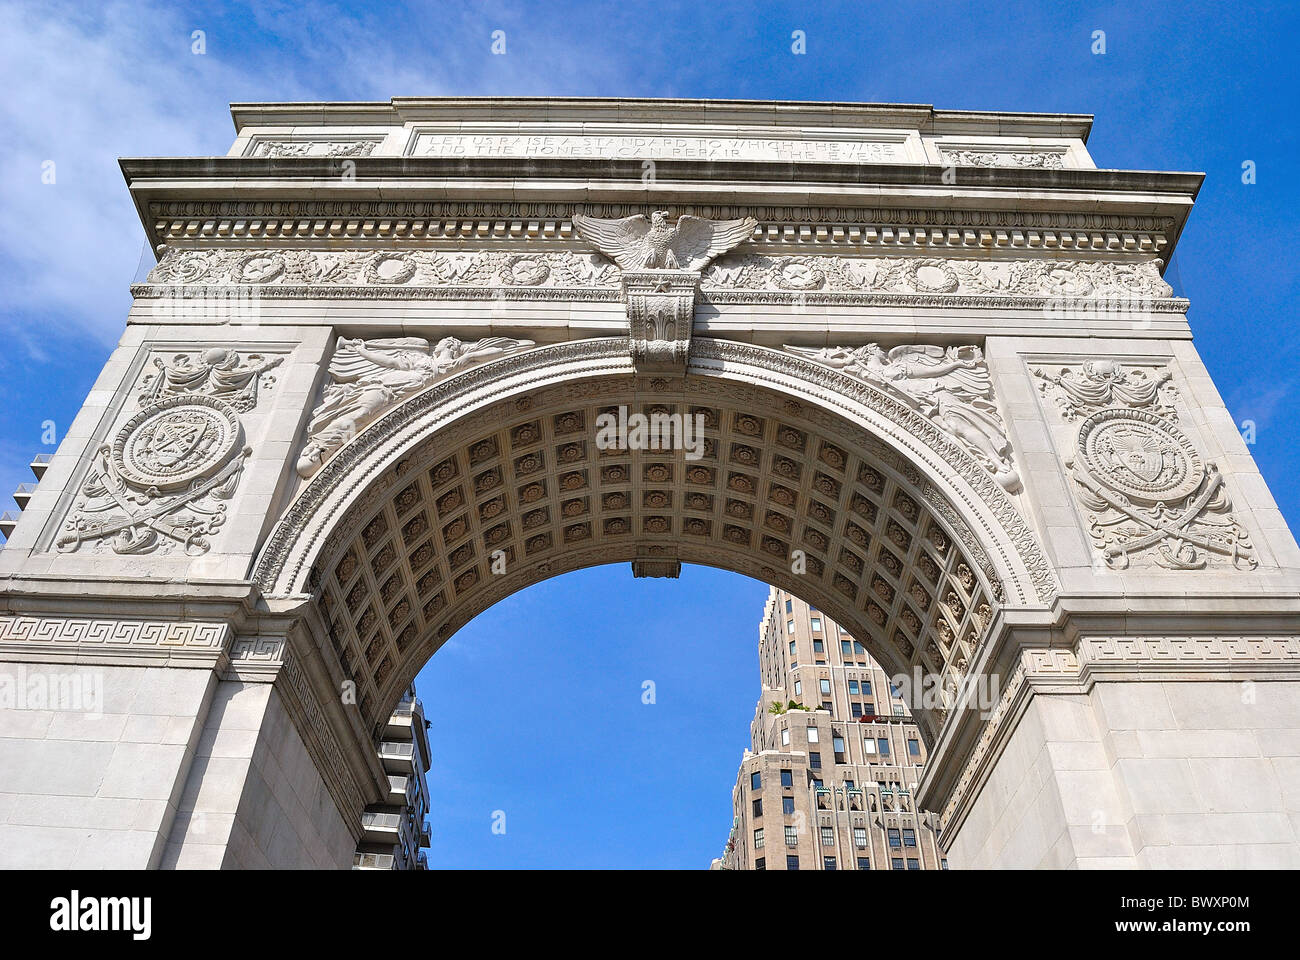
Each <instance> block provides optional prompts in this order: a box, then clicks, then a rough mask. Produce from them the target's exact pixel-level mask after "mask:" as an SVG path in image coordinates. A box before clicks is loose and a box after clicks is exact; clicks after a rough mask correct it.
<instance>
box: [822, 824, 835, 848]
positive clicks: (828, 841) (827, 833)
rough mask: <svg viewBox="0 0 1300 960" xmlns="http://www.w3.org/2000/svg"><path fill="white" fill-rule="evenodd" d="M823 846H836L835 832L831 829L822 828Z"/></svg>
mask: <svg viewBox="0 0 1300 960" xmlns="http://www.w3.org/2000/svg"><path fill="white" fill-rule="evenodd" d="M822 846H823V847H833V846H835V831H834V830H833V829H832V828H830V827H822Z"/></svg>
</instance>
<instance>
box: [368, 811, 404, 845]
mask: <svg viewBox="0 0 1300 960" xmlns="http://www.w3.org/2000/svg"><path fill="white" fill-rule="evenodd" d="M361 831H362V836H361V839H362V842H363V843H384V844H393V843H398V842H400V840H401V834H402V815H401V814H400V813H381V812H376V811H371V810H366V811H364V812H363V813H362V814H361Z"/></svg>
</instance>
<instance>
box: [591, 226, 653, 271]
mask: <svg viewBox="0 0 1300 960" xmlns="http://www.w3.org/2000/svg"><path fill="white" fill-rule="evenodd" d="M573 226H574V227H575V228H576V229H577V231H578V233H579V235H580V236H581V237H582V239H584V240H586V241H587V242H588V243H590V244H594V245H595V246H597V247H599V248H600V252H601V253H603V254H605V256H607V257H609V258H611V259H612V260H613V261H614V262H615V263H617V264H618V265H619V266H620V267H621V268H622V269H624V270H639V269H640V268H641V267H642V265H644V263H645V257H646V234H647V233H649V232H650V221H649V220H648V219H647V218H646V217H644V216H642V215H641V214H637V215H636V216H635V217H624V218H623V219H621V220H605V219H602V218H600V217H587V216H583V215H582V214H580V213H575V214H574V215H573Z"/></svg>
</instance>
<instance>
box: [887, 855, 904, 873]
mask: <svg viewBox="0 0 1300 960" xmlns="http://www.w3.org/2000/svg"><path fill="white" fill-rule="evenodd" d="M889 866H890V869H892V870H902V869H903V858H902V857H891V858H890V860H889Z"/></svg>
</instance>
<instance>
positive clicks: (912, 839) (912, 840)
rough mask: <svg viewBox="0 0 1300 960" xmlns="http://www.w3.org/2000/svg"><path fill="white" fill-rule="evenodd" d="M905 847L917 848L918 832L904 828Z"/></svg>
mask: <svg viewBox="0 0 1300 960" xmlns="http://www.w3.org/2000/svg"><path fill="white" fill-rule="evenodd" d="M903 846H905V847H914V846H916V831H915V830H913V829H912V828H910V827H904V828H903Z"/></svg>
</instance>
